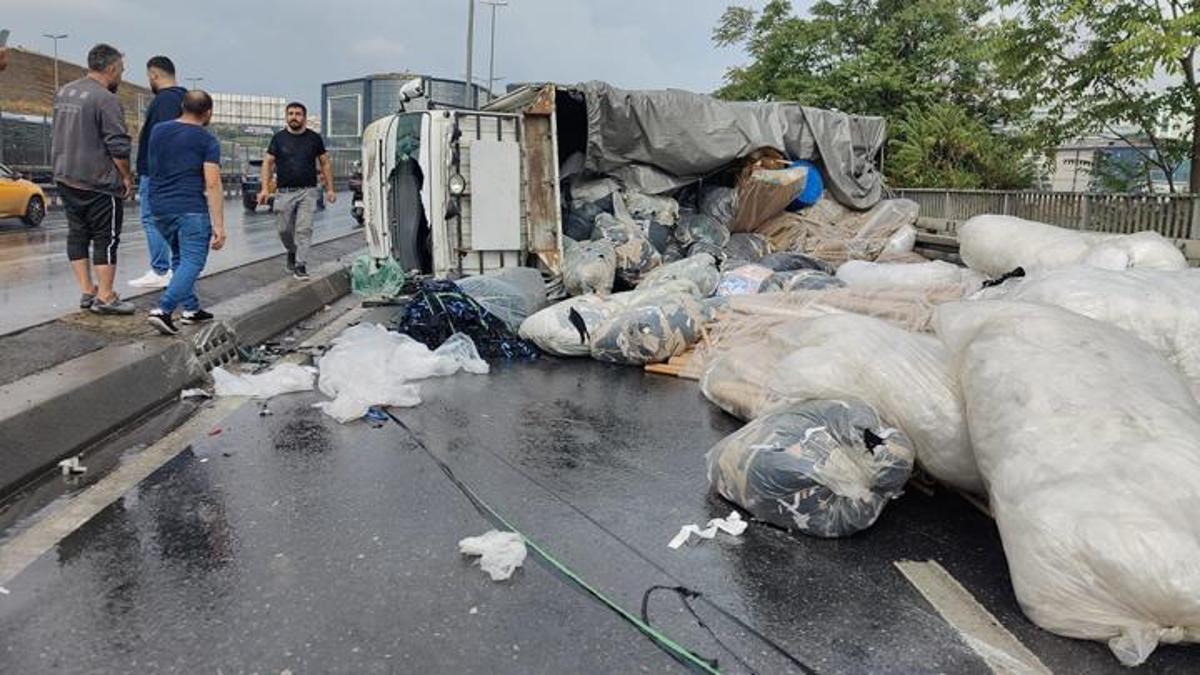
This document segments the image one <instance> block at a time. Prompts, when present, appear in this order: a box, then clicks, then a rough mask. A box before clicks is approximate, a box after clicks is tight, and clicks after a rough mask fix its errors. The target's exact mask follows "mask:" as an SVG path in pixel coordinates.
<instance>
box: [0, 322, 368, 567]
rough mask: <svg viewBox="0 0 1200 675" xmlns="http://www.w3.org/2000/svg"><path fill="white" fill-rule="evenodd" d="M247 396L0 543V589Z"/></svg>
mask: <svg viewBox="0 0 1200 675" xmlns="http://www.w3.org/2000/svg"><path fill="white" fill-rule="evenodd" d="M365 313H366V310H364V309H363V308H361V307H354V308H352V309H350V310H348V311H346V312H345V313H344V314H342V315H341V316H339V317H337V318H336V319H334V320H333V321H332V322H330V323H329V325H327V326H324V327H322V328H321V329H320V330H318V331H317V332H316V333H314V334H313V335H312V336H311V337H310V338H309V339H308V340H305V341H304V344H305V345H317V344H328V342H329V341H330V340H332V339H333V338H334V337H336V336H337V335H338V334H339V333H341V332H342V331H343V330H345V328H346V327H347V326H348V325H349V324H351V323H353V322H354V321H357V320H358V319H360V318H361V317H362V315H363V314H365ZM305 358H306V357H305V356H304V355H302V354H290V355H288V356H287V357H285V358H283V359H280V362H291V363H299V362H300V361H302V360H304V359H305ZM247 400H248V399H247V398H246V397H244V396H231V397H227V398H218V399H215V400H214V401H213V402H212V405H211V406H209V407H207V408H203V409H201V410H200V411H199V412H198V413H196V415H195V416H194V417H192V418H191V419H189V420H188V421H187V422H185V423H183V424H182V425H180V426H179V428H177V429H175V430H174V431H172V432H171V433H169V434H167V435H166V436H164V437H163V439H162V440H160V441H158V442H157V443H155V444H154V445H152V446H150V447H149V448H146V449H145V450H143V451H142V452H140V453H138V454H137V455H134V456H133V457H131V458H130V459H128V460H127V461H125V462H124V463H122V464H121V466H119V467H117V468H116V469H114V470H113V471H112V473H110V474H108V475H107V476H105V477H104V478H101V479H100V480H99V481H97V482H96V484H95V485H92V486H91V487H89V488H87V489H86V490H84V491H83V492H80V493H79V494H77V495H75V496H73V497H71V498H70V499H69V500H67V501H66V502H65V503H63V504H62V505H60V506H59V507H58V508H57V509H55V510H53V511H52V512H50V513H48V514H47V515H45V516H44V517H42V519H41V520H39V521H37V522H36V523H34V524H33V525H31V526H30V527H29V529H27V530H25V531H24V532H21V533H20V534H18V535H16V536H15V537H13V538H12V539H10V540H9V541H7V542H5V543H4V544H3V545H0V588H2V587H3V586H4V585H5V584H7V583H9V582H10V581H12V579H13V578H14V577H16V576H17V575H18V574H20V573H21V570H23V569H25V568H26V567H28V566H29V565H30V564H31V563H32V562H33V561H34V560H37V559H38V558H39V557H41V556H42V554H43V553H45V552H46V551H49V550H50V549H51V548H53V547H54V546H55V545H57V544H58V542H60V541H62V540H63V539H64V538H65V537H66V536H67V535H69V534H71V533H72V532H74V531H75V530H77V529H79V528H80V527H81V526H82V525H83V524H84V523H86V522H87V521H89V520H91V519H92V517H94V516H95V515H96V514H97V513H100V512H101V511H103V510H104V509H105V508H106V507H107V506H108V505H109V504H112V503H113V502H115V501H116V500H118V499H120V498H121V496H122V495H124V494H125V493H126V492H129V491H130V490H131V489H133V487H134V486H136V485H137V484H138V483H140V482H141V481H143V480H145V479H146V478H147V477H149V476H150V474H152V473H154V472H155V471H156V470H158V468H159V467H161V466H162V465H164V464H166V463H167V462H169V461H171V460H172V459H174V457H175V456H176V455H178V454H179V453H181V452H183V451H184V449H185V448H187V447H188V446H189V445H191V444H192V443H193V442H194V441H195V440H196V439H199V438H204V437H205V436H206V435H207V434H208V433H209V432H210V431H211V430H212V429H213V428H215V427H217V426H219V425H220V423H221V422H222V421H223V420H224V419H225V418H226V417H228V416H229V415H230V414H231V413H232V412H233V411H234V410H237V409H238V407H239V406H241V405H242V404H244V403H245V402H246V401H247ZM5 590H6V591H7V590H8V589H5Z"/></svg>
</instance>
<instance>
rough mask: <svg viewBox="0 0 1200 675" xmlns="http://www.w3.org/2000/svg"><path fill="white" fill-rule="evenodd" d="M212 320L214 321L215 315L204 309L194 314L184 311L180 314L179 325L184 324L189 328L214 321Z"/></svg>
mask: <svg viewBox="0 0 1200 675" xmlns="http://www.w3.org/2000/svg"><path fill="white" fill-rule="evenodd" d="M212 320H213V315H212V314H211V313H209V312H206V311H204V310H202V309H198V310H196V311H194V312H188V311H184V312H181V313H180V314H179V323H182V324H184V325H187V326H190V325H191V324H194V323H204V322H205V321H212Z"/></svg>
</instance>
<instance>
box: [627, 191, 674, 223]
mask: <svg viewBox="0 0 1200 675" xmlns="http://www.w3.org/2000/svg"><path fill="white" fill-rule="evenodd" d="M623 197H624V200H625V208H626V209H627V210H628V211H629V215H631V216H633V217H634V218H638V219H644V220H654V221H656V222H659V223H662V224H663V225H665V226H666V227H675V224H676V223H677V222H679V202H677V201H675V200H674V199H671V198H670V197H665V196H659V195H645V194H642V193H640V192H633V191H627V192H625V193H623Z"/></svg>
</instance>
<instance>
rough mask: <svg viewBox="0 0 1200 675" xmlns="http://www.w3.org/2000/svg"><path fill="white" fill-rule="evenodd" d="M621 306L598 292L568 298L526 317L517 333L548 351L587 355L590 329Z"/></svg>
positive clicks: (590, 349) (589, 347)
mask: <svg viewBox="0 0 1200 675" xmlns="http://www.w3.org/2000/svg"><path fill="white" fill-rule="evenodd" d="M610 297H611V296H610ZM620 308H621V305H620V304H618V303H613V302H611V301H610V300H609V299H608V298H604V297H601V296H599V295H591V294H589V295H580V296H576V297H574V298H567V299H566V300H563V301H562V302H560V303H557V304H554V305H551V306H550V307H547V308H545V309H543V310H541V311H540V312H537V313H535V314H533V315H532V316H530V317H529V318H528V319H525V322H524V323H522V324H521V330H520V333H519V334H520V336H521V337H522V338H524V339H526V340H529V341H530V342H532V343H533V344H535V345H537V347H538V349H541V350H542V351H544V352H548V353H550V354H555V355H557V356H590V355H591V353H592V341H591V337H590V336H591V331H592V329H594V328H595V327H596V326H599V325H600V324H602V323H604V322H605V321H606V320H607V319H608V318H609V317H610V316H612V315H613V314H614V313H615V312H617V311H618V310H619V309H620Z"/></svg>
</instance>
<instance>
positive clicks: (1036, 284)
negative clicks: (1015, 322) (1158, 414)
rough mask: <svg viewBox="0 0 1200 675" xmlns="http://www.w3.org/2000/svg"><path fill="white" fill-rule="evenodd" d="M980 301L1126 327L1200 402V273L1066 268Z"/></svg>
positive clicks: (988, 291) (1007, 287)
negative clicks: (1055, 310) (1033, 306)
mask: <svg viewBox="0 0 1200 675" xmlns="http://www.w3.org/2000/svg"><path fill="white" fill-rule="evenodd" d="M978 297H979V298H981V299H1004V300H1018V301H1022V302H1036V303H1039V304H1043V305H1053V306H1055V307H1062V308H1063V309H1069V310H1071V311H1072V312H1075V313H1076V314H1082V315H1084V316H1086V317H1090V318H1092V319H1096V320H1097V321H1102V322H1104V323H1107V324H1111V325H1113V326H1117V327H1119V328H1123V329H1125V330H1127V331H1129V332H1130V333H1133V334H1134V335H1136V336H1137V337H1138V338H1140V339H1141V340H1142V341H1143V342H1145V343H1147V344H1149V345H1150V346H1151V347H1154V348H1155V349H1156V350H1158V352H1159V353H1160V354H1162V355H1163V356H1165V357H1166V358H1167V359H1168V360H1169V361H1170V362H1171V363H1173V364H1174V365H1175V366H1176V367H1177V368H1179V370H1180V371H1181V372H1182V373H1183V374H1184V376H1185V377H1187V378H1188V380H1189V381H1190V383H1191V385H1192V390H1193V392H1195V393H1196V395H1197V397H1198V398H1200V270H1192V269H1189V270H1181V271H1175V272H1167V271H1161V270H1151V269H1131V270H1125V271H1121V272H1115V271H1112V270H1105V269H1097V268H1094V267H1087V266H1077V267H1065V268H1063V269H1057V270H1050V271H1046V272H1039V273H1035V274H1032V275H1030V276H1027V277H1025V278H1023V279H1013V280H1011V281H1007V282H1005V283H1004V284H1002V285H1000V286H997V287H995V288H990V289H985V290H983V291H981V292H980V293H979V295H978Z"/></svg>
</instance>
